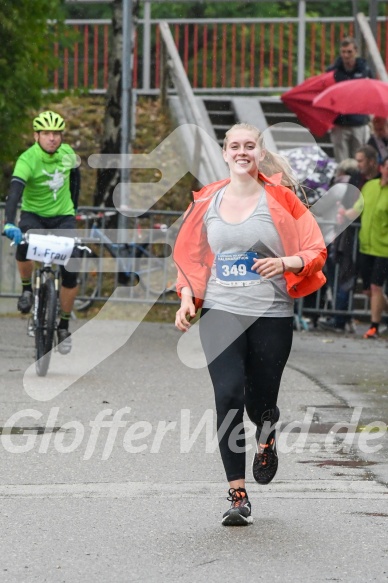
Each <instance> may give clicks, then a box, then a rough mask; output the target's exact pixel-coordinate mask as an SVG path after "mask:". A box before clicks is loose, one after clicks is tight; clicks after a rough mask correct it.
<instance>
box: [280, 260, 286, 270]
mask: <svg viewBox="0 0 388 583" xmlns="http://www.w3.org/2000/svg"><path fill="white" fill-rule="evenodd" d="M279 259H280V261H281V262H282V265H283V273H284V272H285V271H286V266H285V265H284V261H283V259H282V258H281V257H279Z"/></svg>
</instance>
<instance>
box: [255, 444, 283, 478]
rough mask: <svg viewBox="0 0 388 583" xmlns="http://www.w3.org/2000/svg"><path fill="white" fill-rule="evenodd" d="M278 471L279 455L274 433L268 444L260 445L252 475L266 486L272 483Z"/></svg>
mask: <svg viewBox="0 0 388 583" xmlns="http://www.w3.org/2000/svg"><path fill="white" fill-rule="evenodd" d="M277 469H278V453H277V451H276V439H275V434H274V433H272V436H270V437H269V438H268V439H267V442H266V443H264V444H262V443H259V444H258V452H257V453H256V454H255V455H254V458H253V463H252V473H253V477H254V478H255V480H256V482H258V483H259V484H262V485H265V484H269V483H270V482H272V480H273V479H274V477H275V474H276V472H277Z"/></svg>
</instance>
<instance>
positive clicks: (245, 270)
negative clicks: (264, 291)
mask: <svg viewBox="0 0 388 583" xmlns="http://www.w3.org/2000/svg"><path fill="white" fill-rule="evenodd" d="M257 258H258V254H257V253H255V252H253V251H247V252H246V253H218V254H217V255H216V282H217V283H219V284H220V285H225V286H240V287H242V286H248V285H257V284H259V283H260V280H261V275H259V274H258V273H256V271H252V266H253V260H254V259H257Z"/></svg>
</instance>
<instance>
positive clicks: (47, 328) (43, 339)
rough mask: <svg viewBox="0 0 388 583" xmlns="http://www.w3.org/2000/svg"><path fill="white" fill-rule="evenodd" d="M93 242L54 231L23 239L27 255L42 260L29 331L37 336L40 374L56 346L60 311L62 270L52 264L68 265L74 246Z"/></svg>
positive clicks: (36, 365) (46, 369) (81, 247)
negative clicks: (53, 232) (54, 232)
mask: <svg viewBox="0 0 388 583" xmlns="http://www.w3.org/2000/svg"><path fill="white" fill-rule="evenodd" d="M92 242H95V240H91V239H81V238H78V237H57V236H56V235H53V234H51V233H49V234H45V235H36V234H28V233H27V234H24V235H23V238H22V243H24V244H27V245H28V246H29V250H28V252H27V258H28V259H32V260H33V261H36V262H37V263H39V266H38V267H36V269H35V274H34V288H33V290H34V291H33V294H34V296H33V297H34V301H33V308H32V315H31V316H30V318H29V320H28V331H27V334H28V335H29V336H33V337H34V338H35V370H36V373H37V375H38V376H40V377H44V376H46V374H47V371H48V368H49V365H50V359H51V352H52V349H53V346H54V348H55V346H56V340H55V332H56V330H57V318H58V316H59V312H60V306H59V292H60V270H59V269H58V267H56V268H53V264H54V263H55V265H56V266H57V265H59V264H63V265H65V263H66V262H67V260H68V259H69V257H70V255H71V252H72V250H73V247H74V246H75V247H78V249H80V250H82V251H85V250H88V247H86V245H85V243H92ZM61 244H63V247H62V248H61V247H60V245H61Z"/></svg>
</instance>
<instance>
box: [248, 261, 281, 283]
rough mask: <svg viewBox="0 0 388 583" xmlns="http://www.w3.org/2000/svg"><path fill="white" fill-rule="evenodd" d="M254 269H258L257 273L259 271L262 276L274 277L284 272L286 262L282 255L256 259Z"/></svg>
mask: <svg viewBox="0 0 388 583" xmlns="http://www.w3.org/2000/svg"><path fill="white" fill-rule="evenodd" d="M252 271H256V273H259V274H260V275H261V276H262V277H266V278H270V277H274V275H280V274H281V273H284V264H283V261H282V259H281V258H280V257H265V258H263V259H255V260H254V262H253V267H252Z"/></svg>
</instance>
